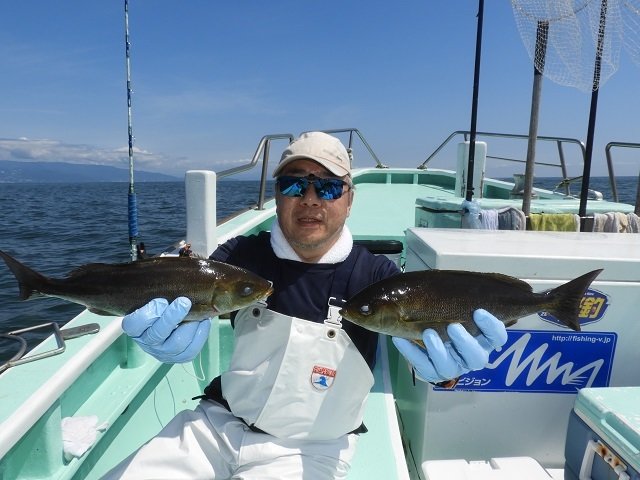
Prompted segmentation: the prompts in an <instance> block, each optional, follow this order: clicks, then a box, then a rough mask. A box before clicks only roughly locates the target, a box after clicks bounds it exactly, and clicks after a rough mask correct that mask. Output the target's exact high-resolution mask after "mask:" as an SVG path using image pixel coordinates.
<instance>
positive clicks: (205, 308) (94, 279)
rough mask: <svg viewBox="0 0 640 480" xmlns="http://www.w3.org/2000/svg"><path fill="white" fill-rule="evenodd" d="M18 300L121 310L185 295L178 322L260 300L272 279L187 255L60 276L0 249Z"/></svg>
mask: <svg viewBox="0 0 640 480" xmlns="http://www.w3.org/2000/svg"><path fill="white" fill-rule="evenodd" d="M0 257H1V258H2V259H3V260H4V261H5V263H6V264H7V266H8V267H9V269H10V270H11V271H12V272H13V274H14V275H15V277H16V280H17V281H18V285H19V289H20V292H19V296H20V300H27V299H30V298H36V297H37V296H40V295H44V296H49V297H57V298H61V299H63V300H67V301H70V302H73V303H78V304H80V305H84V306H85V307H86V308H87V309H88V310H89V311H90V312H93V313H95V314H98V315H114V316H124V315H127V314H129V313H131V312H133V311H135V310H137V309H138V308H140V307H142V306H143V305H145V304H147V303H148V302H149V301H151V300H152V299H154V298H165V299H167V300H168V301H169V302H172V301H173V300H175V299H176V298H178V297H181V296H184V297H187V298H189V299H190V300H191V303H192V306H191V310H190V311H189V314H188V315H187V316H186V318H185V319H184V320H183V321H197V320H202V319H204V318H208V317H212V316H216V315H223V314H226V313H230V312H233V311H235V310H239V309H241V308H243V307H246V306H249V305H251V304H253V303H256V302H259V301H262V300H265V299H266V298H267V297H268V296H269V295H271V293H272V292H273V287H272V283H271V282H269V281H268V280H265V279H264V278H262V277H260V276H258V275H256V274H255V273H252V272H250V271H248V270H245V269H243V268H240V267H236V266H234V265H229V264H227V263H223V262H218V261H214V260H208V259H204V258H193V257H153V258H148V259H144V260H138V261H135V262H129V263H120V264H107V263H89V264H86V265H82V266H80V267H78V268H76V269H74V270H73V271H71V272H70V273H69V274H67V275H66V277H64V278H59V279H56V278H49V277H46V276H44V275H42V274H40V273H38V272H36V271H34V270H32V269H31V268H29V267H27V266H26V265H24V264H22V263H21V262H19V261H18V260H16V259H15V258H13V257H12V256H11V255H9V254H7V253H5V252H3V251H2V250H0Z"/></svg>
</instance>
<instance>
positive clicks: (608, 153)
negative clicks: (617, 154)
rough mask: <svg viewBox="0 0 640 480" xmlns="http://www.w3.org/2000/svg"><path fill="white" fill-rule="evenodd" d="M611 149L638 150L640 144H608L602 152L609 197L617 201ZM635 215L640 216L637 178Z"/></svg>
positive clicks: (639, 179)
mask: <svg viewBox="0 0 640 480" xmlns="http://www.w3.org/2000/svg"><path fill="white" fill-rule="evenodd" d="M613 148H640V143H630V142H609V143H607V145H606V147H604V152H605V154H606V156H607V168H608V170H609V182H610V183H611V195H612V197H613V201H614V202H617V201H618V188H617V186H616V175H615V172H614V170H613V156H612V154H611V150H612V149H613ZM635 213H636V214H640V177H638V189H637V191H636V205H635Z"/></svg>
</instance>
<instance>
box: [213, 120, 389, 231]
mask: <svg viewBox="0 0 640 480" xmlns="http://www.w3.org/2000/svg"><path fill="white" fill-rule="evenodd" d="M320 131H321V132H324V133H328V134H340V133H347V134H349V139H348V142H346V147H347V150H348V152H349V154H350V155H351V154H352V151H353V147H354V140H355V139H356V138H359V139H360V142H361V143H362V145H363V146H364V147H365V148H366V150H367V151H368V152H369V155H371V158H372V159H373V160H374V161H375V164H376V165H375V166H376V168H388V167H387V166H386V165H384V164H383V163H382V162H381V161H380V159H379V158H378V156H377V155H376V154H375V152H374V151H373V149H372V148H371V146H370V145H369V143H368V142H367V140H366V139H365V138H364V135H362V133H361V132H360V130H358V129H357V128H336V129H331V130H320ZM302 133H306V132H302ZM294 138H295V137H294V135H293V134H291V133H276V134H269V135H265V136H264V137H262V138H261V139H260V142H259V143H258V147H257V148H256V151H255V153H254V154H253V157H252V159H251V161H250V162H249V163H247V164H245V165H240V166H238V167H233V168H230V169H228V170H223V171H221V172H217V173H216V176H217V178H218V179H220V178H223V177H229V176H231V175H236V174H239V173H244V172H247V171H249V170H251V169H253V168H254V167H255V166H256V165H257V164H258V161H259V160H260V159H261V158H262V172H261V175H260V189H259V193H258V202H257V204H256V207H255V209H257V210H264V204H265V193H266V190H267V181H268V179H269V153H270V150H271V142H272V141H274V140H288V141H289V142H291V141H293V139H294ZM236 214H237V213H236ZM236 214H234V216H235V215H236ZM230 218H231V217H230ZM226 220H228V219H226Z"/></svg>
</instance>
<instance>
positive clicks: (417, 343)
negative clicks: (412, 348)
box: [411, 339, 427, 350]
mask: <svg viewBox="0 0 640 480" xmlns="http://www.w3.org/2000/svg"><path fill="white" fill-rule="evenodd" d="M411 341H412V342H413V343H415V344H416V345H418V346H419V347H420V348H421V349H423V350H426V349H427V346H426V345H425V344H424V342H423V341H422V340H418V339H414V340H411Z"/></svg>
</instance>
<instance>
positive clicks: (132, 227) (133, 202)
mask: <svg viewBox="0 0 640 480" xmlns="http://www.w3.org/2000/svg"><path fill="white" fill-rule="evenodd" d="M124 43H125V57H126V67H127V129H128V136H129V193H128V195H127V205H128V218H129V253H130V256H131V261H135V260H137V258H138V253H137V248H136V245H137V242H138V235H139V233H138V201H137V198H136V192H135V189H134V182H133V127H132V122H131V60H130V58H131V56H130V48H131V43H130V42H129V0H124Z"/></svg>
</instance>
